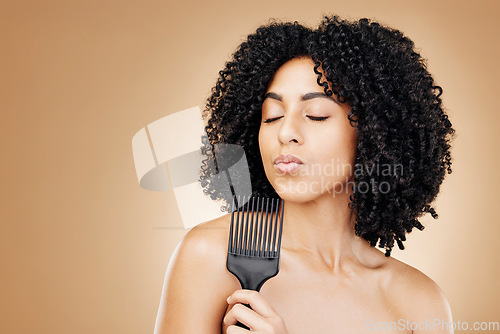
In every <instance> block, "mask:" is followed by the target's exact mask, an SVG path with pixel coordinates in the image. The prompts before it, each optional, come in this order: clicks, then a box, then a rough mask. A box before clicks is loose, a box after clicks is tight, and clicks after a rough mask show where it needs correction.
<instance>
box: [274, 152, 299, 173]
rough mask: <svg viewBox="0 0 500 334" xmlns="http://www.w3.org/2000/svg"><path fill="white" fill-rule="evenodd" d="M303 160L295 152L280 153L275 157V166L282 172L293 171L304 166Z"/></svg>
mask: <svg viewBox="0 0 500 334" xmlns="http://www.w3.org/2000/svg"><path fill="white" fill-rule="evenodd" d="M302 165H303V163H302V161H301V160H300V159H299V158H298V157H296V156H294V155H293V154H280V155H279V156H278V157H277V158H276V159H274V166H275V167H276V169H278V170H279V171H280V172H282V173H285V174H286V173H292V172H294V171H296V170H297V169H299V168H300V166H302Z"/></svg>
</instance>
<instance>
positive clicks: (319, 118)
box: [264, 116, 328, 123]
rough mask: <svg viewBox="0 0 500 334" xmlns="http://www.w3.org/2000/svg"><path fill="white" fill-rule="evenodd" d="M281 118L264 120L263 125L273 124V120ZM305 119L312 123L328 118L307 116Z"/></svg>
mask: <svg viewBox="0 0 500 334" xmlns="http://www.w3.org/2000/svg"><path fill="white" fill-rule="evenodd" d="M281 117H283V116H280V117H274V118H269V119H266V120H265V121H264V123H272V122H274V121H275V120H277V119H280V118H281ZM307 117H308V118H309V119H310V120H312V121H317V122H321V121H324V120H326V119H327V118H328V116H326V117H316V116H307Z"/></svg>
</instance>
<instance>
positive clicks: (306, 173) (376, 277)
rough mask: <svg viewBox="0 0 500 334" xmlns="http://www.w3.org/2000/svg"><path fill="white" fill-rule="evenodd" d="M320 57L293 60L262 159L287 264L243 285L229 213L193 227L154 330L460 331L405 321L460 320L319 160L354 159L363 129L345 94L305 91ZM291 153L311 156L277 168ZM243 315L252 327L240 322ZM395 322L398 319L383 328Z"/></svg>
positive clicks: (265, 130)
mask: <svg viewBox="0 0 500 334" xmlns="http://www.w3.org/2000/svg"><path fill="white" fill-rule="evenodd" d="M312 65H313V63H312V61H311V60H310V59H309V58H298V59H293V60H291V61H289V62H287V63H286V64H285V65H283V66H282V67H281V68H280V69H279V70H278V71H277V72H276V74H275V76H274V78H273V80H272V81H271V83H270V85H269V87H268V90H267V93H273V94H271V95H270V96H269V98H266V100H265V101H264V103H263V106H262V123H261V128H260V132H259V146H260V150H261V157H262V162H263V164H264V169H265V172H266V176H267V178H268V180H269V182H270V183H271V184H272V185H273V187H274V188H275V189H276V191H277V192H278V194H279V195H280V197H282V198H283V199H284V200H285V213H284V227H283V238H282V248H281V259H280V271H279V273H278V275H277V276H276V277H274V278H272V279H270V280H269V281H267V282H266V283H265V284H264V285H263V287H262V289H261V291H260V292H255V291H249V290H241V287H240V284H239V282H238V280H237V279H236V278H235V277H234V276H233V275H232V274H231V273H229V272H228V271H227V269H226V266H225V265H226V256H227V243H228V227H229V223H230V215H225V216H223V217H220V218H218V219H215V220H212V221H210V222H206V223H202V224H200V225H198V226H196V227H195V228H193V229H192V230H190V231H189V232H188V233H187V234H186V236H185V237H184V239H183V240H182V241H181V243H180V244H179V245H178V247H177V248H176V250H175V252H174V254H173V256H172V259H171V261H170V263H169V267H168V270H167V274H166V277H165V283H164V290H163V294H162V298H161V304H160V309H159V311H158V317H157V322H156V327H155V333H156V334H165V333H176V334H177V333H207V334H216V333H217V334H219V333H229V334H233V333H261V334H263V333H282V334H286V333H290V334H292V333H304V334H306V333H341V334H348V333H415V334H420V333H453V331H452V330H446V328H444V329H443V328H441V326H439V327H434V328H432V329H429V328H427V329H425V328H424V329H420V328H416V329H414V330H412V329H411V328H410V327H409V326H404V325H406V324H407V321H408V322H410V323H411V322H414V323H416V324H418V323H419V322H424V323H425V321H427V322H430V324H432V323H433V321H435V320H434V319H439V320H440V321H447V322H448V323H451V322H452V316H451V311H450V307H449V304H448V301H447V300H446V297H445V296H444V294H443V293H442V291H441V289H440V288H439V287H438V286H437V284H436V283H434V282H433V281H432V280H431V279H430V278H429V277H427V276H426V275H424V274H423V273H421V272H420V271H418V270H417V269H415V268H413V267H411V266H408V265H406V264H404V263H402V262H400V261H398V260H396V259H394V258H387V257H385V256H384V254H383V253H382V252H380V251H379V250H377V249H376V248H373V247H371V246H370V245H369V243H368V242H367V241H366V240H364V239H362V238H360V237H358V236H356V235H355V233H354V224H355V213H354V212H353V211H352V210H351V209H349V208H348V206H347V204H348V203H349V195H350V194H351V191H352V190H350V188H349V187H347V186H346V183H347V182H348V181H349V180H351V179H352V175H351V174H350V173H349V170H348V168H342V167H340V168H338V167H335V168H336V169H335V173H332V174H328V175H326V174H325V173H323V174H321V173H319V174H318V173H313V172H312V170H313V169H309V167H312V166H319V167H325V166H328V164H329V163H330V161H331V158H332V157H335V159H337V161H338V162H340V165H341V166H345V165H352V164H353V163H354V161H355V154H356V140H357V136H356V131H355V129H354V128H353V127H352V126H350V124H349V122H348V120H347V113H348V111H349V106H348V105H347V104H338V103H336V102H334V101H333V100H331V99H328V98H325V97H321V96H319V97H318V96H316V97H315V98H311V99H306V100H303V99H302V97H303V96H304V94H307V93H311V92H312V93H321V92H323V88H322V87H320V86H318V85H317V83H316V74H314V72H313V70H312ZM310 96H311V95H310ZM286 153H291V154H294V155H296V156H298V157H299V158H300V159H301V160H302V162H303V165H302V166H300V168H299V171H297V172H295V173H283V172H282V171H280V170H279V169H278V168H276V166H275V165H274V159H275V158H276V157H277V156H278V155H279V154H286ZM337 166H338V165H337ZM228 297H230V299H229V300H227V298H228ZM241 304H250V305H251V306H252V309H249V308H246V307H244V306H243V305H241ZM237 321H240V322H242V323H245V324H246V325H248V326H249V327H250V328H251V330H252V331H251V332H249V331H247V330H244V329H242V328H239V327H236V326H235V324H236V322H237ZM390 322H394V323H395V324H397V325H399V326H397V327H392V328H387V327H384V325H389V324H390Z"/></svg>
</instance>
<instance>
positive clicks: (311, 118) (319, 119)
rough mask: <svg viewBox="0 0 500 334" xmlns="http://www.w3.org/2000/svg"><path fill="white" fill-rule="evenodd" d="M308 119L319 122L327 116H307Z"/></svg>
mask: <svg viewBox="0 0 500 334" xmlns="http://www.w3.org/2000/svg"><path fill="white" fill-rule="evenodd" d="M307 117H308V118H309V119H310V120H313V121H318V122H321V121H324V120H325V119H327V118H328V116H326V117H316V116H307Z"/></svg>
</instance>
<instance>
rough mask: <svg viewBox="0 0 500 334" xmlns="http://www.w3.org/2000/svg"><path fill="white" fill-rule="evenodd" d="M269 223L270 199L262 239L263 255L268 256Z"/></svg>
mask: <svg viewBox="0 0 500 334" xmlns="http://www.w3.org/2000/svg"><path fill="white" fill-rule="evenodd" d="M268 221H269V198H268V199H267V206H266V223H265V224H264V237H263V238H262V251H261V255H262V256H266V240H267V224H268Z"/></svg>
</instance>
